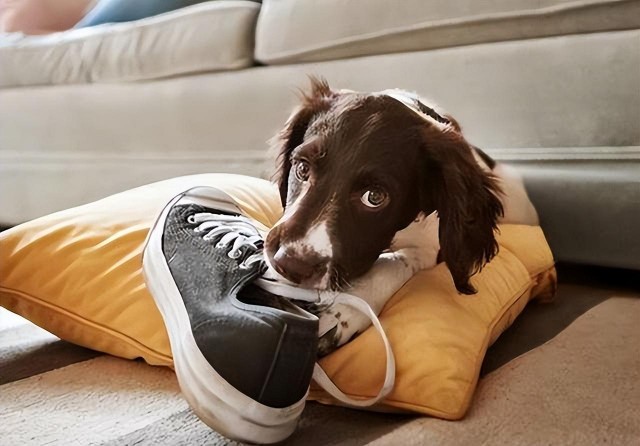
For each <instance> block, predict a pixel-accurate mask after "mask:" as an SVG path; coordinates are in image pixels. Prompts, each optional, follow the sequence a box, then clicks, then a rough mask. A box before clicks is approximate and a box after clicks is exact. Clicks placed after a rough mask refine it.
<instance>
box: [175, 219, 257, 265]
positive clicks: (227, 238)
mask: <svg viewBox="0 0 640 446" xmlns="http://www.w3.org/2000/svg"><path fill="white" fill-rule="evenodd" d="M187 222H188V223H190V224H196V225H198V226H197V227H196V228H195V229H194V231H195V232H201V233H202V232H203V233H205V234H204V235H203V237H202V238H203V239H204V240H211V241H214V242H216V248H229V247H230V249H229V250H228V252H227V256H229V258H231V259H234V260H237V259H239V258H240V257H241V256H242V255H243V253H249V255H248V256H247V258H246V259H245V260H244V261H243V262H242V263H243V264H245V265H251V264H253V263H255V262H259V261H262V253H261V249H262V245H263V241H262V237H261V236H260V234H259V233H258V231H256V229H255V228H254V227H253V226H252V225H251V224H250V223H249V222H247V221H246V219H245V218H243V217H239V216H235V215H227V214H212V213H209V212H199V213H196V214H191V215H189V216H188V217H187Z"/></svg>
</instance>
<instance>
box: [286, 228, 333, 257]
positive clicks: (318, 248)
mask: <svg viewBox="0 0 640 446" xmlns="http://www.w3.org/2000/svg"><path fill="white" fill-rule="evenodd" d="M291 245H292V246H291V248H292V249H293V250H294V251H298V252H301V253H302V252H312V253H315V254H317V255H318V256H319V257H328V258H331V256H332V255H333V245H332V244H331V237H330V236H329V226H328V225H327V222H326V221H323V222H321V223H319V224H317V225H315V226H313V227H312V228H311V229H309V231H308V232H307V234H306V235H305V236H304V237H303V238H302V239H300V240H298V241H296V242H293V243H292V244H291Z"/></svg>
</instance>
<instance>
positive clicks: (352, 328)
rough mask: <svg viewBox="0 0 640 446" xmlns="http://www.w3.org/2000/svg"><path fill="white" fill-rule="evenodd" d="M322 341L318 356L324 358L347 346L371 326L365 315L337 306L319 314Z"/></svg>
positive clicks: (344, 306) (343, 306)
mask: <svg viewBox="0 0 640 446" xmlns="http://www.w3.org/2000/svg"><path fill="white" fill-rule="evenodd" d="M318 317H319V318H320V333H319V335H320V340H319V344H318V356H320V357H322V356H325V355H328V354H329V353H331V352H333V351H334V350H336V349H337V348H338V347H340V346H342V345H344V344H346V343H347V342H349V341H350V340H352V339H353V338H354V337H356V336H357V335H359V334H360V333H362V332H363V331H364V330H366V329H367V327H369V325H371V320H370V319H369V318H368V317H367V316H366V315H365V314H363V313H361V312H360V311H358V310H355V309H353V308H351V307H348V306H346V305H342V304H337V305H334V306H332V307H331V308H329V309H327V310H325V311H323V312H321V313H320V314H318Z"/></svg>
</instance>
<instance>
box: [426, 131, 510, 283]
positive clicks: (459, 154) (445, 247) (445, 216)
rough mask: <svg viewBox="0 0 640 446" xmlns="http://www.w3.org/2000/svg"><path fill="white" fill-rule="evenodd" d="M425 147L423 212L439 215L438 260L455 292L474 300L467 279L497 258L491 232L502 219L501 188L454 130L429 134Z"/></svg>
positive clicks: (496, 247) (495, 243) (493, 234)
mask: <svg viewBox="0 0 640 446" xmlns="http://www.w3.org/2000/svg"><path fill="white" fill-rule="evenodd" d="M424 145H425V146H426V147H423V151H422V155H423V157H424V158H423V175H424V176H423V178H422V185H421V187H422V189H421V191H420V197H421V198H420V205H421V208H422V211H423V212H426V213H427V214H429V213H431V212H433V211H434V210H436V211H438V217H439V219H440V225H439V238H440V258H441V260H443V261H444V262H446V264H447V266H448V268H449V271H450V272H451V276H452V277H453V281H454V283H455V286H456V289H457V290H458V292H460V293H463V294H474V293H475V292H476V290H475V288H474V287H473V286H472V285H471V283H469V278H470V277H471V276H472V275H473V274H475V273H476V272H478V271H479V270H480V269H481V268H482V266H483V265H484V264H485V263H486V262H488V261H489V260H491V259H492V258H493V257H494V256H495V255H496V254H497V252H498V243H497V241H496V239H495V231H496V228H497V223H498V219H499V218H500V217H501V216H502V215H503V208H502V203H501V202H500V199H499V198H498V196H499V194H500V193H501V191H500V187H499V186H498V184H497V182H496V179H495V178H494V176H493V175H492V174H491V172H488V171H485V170H483V169H482V168H481V167H480V166H479V165H478V163H477V162H476V160H475V158H474V156H473V153H472V150H473V149H472V147H471V146H470V145H469V144H468V143H467V142H466V141H465V140H464V138H463V137H462V135H461V134H460V133H459V132H458V129H456V128H452V129H450V130H449V131H442V130H440V129H435V128H429V129H427V130H426V131H425V143H424Z"/></svg>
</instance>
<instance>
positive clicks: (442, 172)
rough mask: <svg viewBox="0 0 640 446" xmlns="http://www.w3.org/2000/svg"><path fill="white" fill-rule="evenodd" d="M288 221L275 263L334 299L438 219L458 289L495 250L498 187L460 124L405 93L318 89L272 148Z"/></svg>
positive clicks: (466, 289) (270, 255) (270, 241)
mask: <svg viewBox="0 0 640 446" xmlns="http://www.w3.org/2000/svg"><path fill="white" fill-rule="evenodd" d="M275 145H276V150H277V151H278V152H279V161H280V162H279V167H278V172H277V175H278V186H279V189H280V196H281V199H282V204H283V206H284V207H285V212H284V215H283V217H282V219H281V220H280V221H279V222H278V224H277V225H276V226H275V227H274V228H273V229H272V230H271V231H270V233H269V235H268V237H267V241H266V254H267V259H268V261H269V263H270V264H271V265H272V266H273V267H274V268H275V269H276V271H278V272H279V273H280V274H281V275H283V276H284V277H286V278H287V279H289V280H291V281H293V282H296V283H299V284H302V285H303V286H307V287H314V288H320V289H326V288H332V289H339V288H340V287H341V286H342V285H344V284H345V283H349V281H351V280H353V279H354V278H356V277H358V276H360V275H361V274H363V273H364V272H366V271H367V270H368V269H369V268H370V267H371V266H372V265H373V263H374V262H375V261H376V259H377V258H378V256H379V255H380V254H381V253H382V252H383V251H385V250H387V249H389V248H390V245H391V242H392V240H393V238H394V236H395V234H396V233H397V232H398V231H399V230H402V229H404V228H405V227H406V226H408V225H409V224H410V223H411V222H412V221H414V220H415V219H416V217H417V216H418V215H419V214H420V213H424V214H427V215H428V214H430V213H432V212H433V211H437V212H438V216H439V218H440V229H439V239H440V258H441V260H443V261H445V262H446V263H447V265H448V267H449V269H450V271H451V274H452V276H453V279H454V282H455V285H456V288H457V289H458V291H459V292H461V293H465V294H471V293H474V292H475V290H474V289H473V287H472V286H471V284H470V283H469V277H470V276H471V275H472V274H474V273H475V272H476V271H477V270H478V269H479V268H481V267H482V265H483V264H484V263H485V262H487V261H489V260H490V259H491V258H492V257H493V256H494V255H495V254H496V252H497V243H496V240H495V237H494V230H495V228H496V224H497V219H498V218H499V216H500V215H501V214H502V205H501V203H500V200H499V199H498V197H497V194H498V192H499V190H498V186H497V184H496V182H495V180H494V178H493V177H492V175H491V174H490V172H488V171H486V170H483V169H482V168H481V167H480V166H479V165H478V163H477V161H476V159H475V158H474V153H473V148H472V146H470V145H469V144H468V143H467V142H466V141H465V139H464V137H463V136H462V134H461V132H460V128H459V126H458V124H457V123H456V122H455V121H454V120H453V119H452V118H451V117H448V116H446V115H442V114H439V113H437V112H436V111H435V110H434V109H433V108H431V107H428V106H426V105H425V104H424V103H422V102H421V101H420V100H419V99H418V97H417V96H413V95H411V94H408V93H403V92H399V91H395V90H394V91H387V92H381V93H357V92H351V91H334V90H332V89H330V87H329V86H328V85H327V83H326V82H324V81H319V80H315V79H312V87H311V91H310V92H309V93H308V94H304V95H303V97H302V104H301V105H300V106H299V108H298V109H297V110H296V111H295V112H294V113H293V115H292V116H291V117H290V118H289V120H288V121H287V123H286V125H285V127H284V129H283V130H282V132H281V133H280V134H279V135H278V136H277V137H276V138H275Z"/></svg>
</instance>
